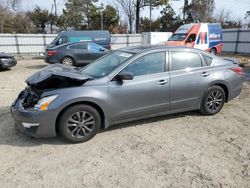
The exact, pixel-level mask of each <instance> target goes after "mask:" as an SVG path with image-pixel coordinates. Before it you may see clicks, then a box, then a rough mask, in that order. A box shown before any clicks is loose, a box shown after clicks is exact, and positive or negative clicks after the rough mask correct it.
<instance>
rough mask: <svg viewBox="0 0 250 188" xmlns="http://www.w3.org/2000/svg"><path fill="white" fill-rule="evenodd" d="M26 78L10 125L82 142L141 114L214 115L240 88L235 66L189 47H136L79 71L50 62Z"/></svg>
mask: <svg viewBox="0 0 250 188" xmlns="http://www.w3.org/2000/svg"><path fill="white" fill-rule="evenodd" d="M26 82H27V84H28V86H27V87H26V89H25V90H24V91H22V92H21V93H20V94H19V96H18V97H17V99H16V100H15V101H14V102H13V104H12V106H11V111H12V115H13V117H14V119H15V122H16V126H17V127H18V129H20V130H21V131H23V132H25V133H27V134H29V135H31V136H33V137H50V136H55V135H56V134H57V133H60V134H61V135H62V136H63V137H64V138H66V139H67V140H69V141H71V142H84V141H87V140H89V139H91V138H92V137H93V136H94V135H95V134H96V133H97V131H98V130H99V129H106V128H108V127H110V126H111V125H115V124H118V123H124V122H128V121H133V120H138V119H142V118H149V117H154V116H162V115H166V114H172V113H177V112H183V111H190V110H200V112H201V113H202V114H204V115H214V114H216V113H218V112H219V111H220V110H221V109H222V107H223V105H224V103H225V102H228V101H230V100H232V99H233V98H235V97H237V96H238V95H239V94H240V92H241V89H242V69H241V68H240V67H239V66H238V65H237V64H236V63H235V62H234V60H232V59H225V58H223V57H216V56H213V55H211V54H209V53H206V52H204V51H200V50H197V49H191V48H184V47H168V46H139V47H128V48H123V49H120V50H118V51H113V52H111V53H109V54H107V55H105V56H103V57H101V58H100V59H98V60H96V61H94V62H93V63H91V64H89V65H88V66H86V67H84V68H82V69H75V68H73V67H70V66H66V65H61V64H58V65H51V66H48V67H46V68H44V69H43V70H41V71H39V72H37V73H35V74H34V75H32V76H31V77H29V78H28V79H27V80H26Z"/></svg>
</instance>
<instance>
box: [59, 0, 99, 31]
mask: <svg viewBox="0 0 250 188" xmlns="http://www.w3.org/2000/svg"><path fill="white" fill-rule="evenodd" d="M93 2H97V0H68V2H67V3H66V4H65V7H66V9H64V10H63V14H64V16H65V21H66V22H67V25H68V26H69V27H71V28H73V29H75V30H81V29H83V28H86V21H87V19H86V17H87V15H88V11H89V9H90V8H91V7H92V6H93V4H92V3H93Z"/></svg>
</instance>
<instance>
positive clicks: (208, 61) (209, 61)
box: [203, 55, 213, 65]
mask: <svg viewBox="0 0 250 188" xmlns="http://www.w3.org/2000/svg"><path fill="white" fill-rule="evenodd" d="M203 58H204V59H205V61H206V63H207V65H211V64H212V62H213V58H211V57H209V56H206V55H203Z"/></svg>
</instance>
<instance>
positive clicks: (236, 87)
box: [228, 78, 243, 101]
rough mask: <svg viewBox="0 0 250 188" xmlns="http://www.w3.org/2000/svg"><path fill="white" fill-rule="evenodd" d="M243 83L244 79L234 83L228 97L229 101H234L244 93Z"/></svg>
mask: <svg viewBox="0 0 250 188" xmlns="http://www.w3.org/2000/svg"><path fill="white" fill-rule="evenodd" d="M242 82H243V78H241V79H239V80H238V81H236V82H234V84H233V86H232V85H231V87H230V89H231V91H230V92H229V96H228V101H230V100H232V99H234V98H235V97H237V96H239V95H240V93H241V91H242Z"/></svg>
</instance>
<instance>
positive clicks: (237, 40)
mask: <svg viewBox="0 0 250 188" xmlns="http://www.w3.org/2000/svg"><path fill="white" fill-rule="evenodd" d="M239 35H240V28H238V29H237V36H236V41H235V49H234V53H235V54H236V53H237V51H238V43H239Z"/></svg>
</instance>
